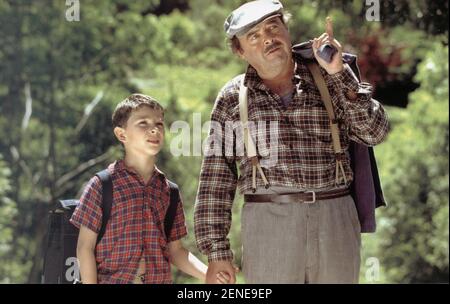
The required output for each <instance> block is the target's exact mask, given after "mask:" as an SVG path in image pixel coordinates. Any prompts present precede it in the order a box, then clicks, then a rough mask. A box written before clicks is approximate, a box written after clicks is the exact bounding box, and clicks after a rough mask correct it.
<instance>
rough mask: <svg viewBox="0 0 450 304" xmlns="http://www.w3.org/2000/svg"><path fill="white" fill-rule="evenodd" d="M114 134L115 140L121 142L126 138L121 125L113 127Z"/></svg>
mask: <svg viewBox="0 0 450 304" xmlns="http://www.w3.org/2000/svg"><path fill="white" fill-rule="evenodd" d="M114 135H115V136H116V138H117V140H118V141H120V142H121V143H124V142H125V141H126V140H127V136H126V132H125V129H123V128H121V127H115V128H114Z"/></svg>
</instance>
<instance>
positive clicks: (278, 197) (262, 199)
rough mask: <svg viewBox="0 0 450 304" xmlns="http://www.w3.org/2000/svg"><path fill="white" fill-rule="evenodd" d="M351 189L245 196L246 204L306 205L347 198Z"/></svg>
mask: <svg viewBox="0 0 450 304" xmlns="http://www.w3.org/2000/svg"><path fill="white" fill-rule="evenodd" d="M349 194H350V190H349V189H335V190H329V191H321V192H316V191H304V192H296V193H283V194H245V195H244V201H245V202H246V203H305V204H313V203H315V202H316V201H320V200H327V199H333V198H338V197H343V196H347V195H349Z"/></svg>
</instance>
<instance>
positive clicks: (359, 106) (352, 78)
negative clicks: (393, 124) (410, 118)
mask: <svg viewBox="0 0 450 304" xmlns="http://www.w3.org/2000/svg"><path fill="white" fill-rule="evenodd" d="M327 83H328V85H330V86H332V87H333V88H334V90H335V92H336V94H333V96H332V100H333V104H334V106H335V108H337V109H339V108H341V109H342V113H337V115H338V116H339V115H340V117H339V118H341V119H342V120H343V121H345V124H346V125H347V126H348V131H349V132H348V136H349V137H350V138H351V139H352V140H354V141H356V142H358V143H360V144H364V145H366V146H374V145H377V144H379V143H381V142H382V141H383V140H384V139H385V138H386V135H387V134H388V132H389V121H388V116H387V113H386V112H385V110H384V108H383V106H382V105H381V103H380V102H378V101H377V100H375V99H373V98H372V92H373V88H372V85H371V84H369V83H367V82H359V80H358V78H357V77H356V75H355V73H354V72H353V71H352V69H351V68H350V66H349V65H348V64H344V69H343V70H342V71H341V72H338V73H335V74H332V75H327ZM349 91H350V92H349ZM349 95H354V98H349ZM338 112H339V110H338Z"/></svg>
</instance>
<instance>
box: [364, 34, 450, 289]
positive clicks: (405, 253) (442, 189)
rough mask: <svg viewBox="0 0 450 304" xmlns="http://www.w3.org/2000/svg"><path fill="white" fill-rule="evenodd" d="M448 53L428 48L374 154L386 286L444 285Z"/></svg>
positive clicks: (437, 44)
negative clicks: (406, 99)
mask: <svg viewBox="0 0 450 304" xmlns="http://www.w3.org/2000/svg"><path fill="white" fill-rule="evenodd" d="M443 58H448V48H446V47H444V46H443V45H442V43H441V42H440V41H436V42H434V43H433V44H432V47H431V49H430V51H429V52H428V53H427V54H426V57H425V60H424V61H423V62H422V63H421V64H420V65H419V68H418V73H417V75H416V80H417V81H418V82H420V88H419V89H418V90H417V91H415V92H414V93H413V94H411V96H410V104H409V106H408V108H407V109H406V111H403V110H396V109H389V113H390V115H391V116H392V118H393V121H394V122H395V124H394V126H393V130H392V132H391V133H390V135H389V137H388V140H387V142H386V143H384V144H382V145H381V146H380V147H378V148H377V150H376V152H377V155H378V159H379V164H380V167H381V178H382V181H383V184H384V190H385V193H386V196H387V200H388V203H389V207H388V208H386V209H385V210H380V214H379V216H380V217H381V218H382V220H381V221H380V225H379V228H380V232H379V240H378V241H377V242H378V246H377V248H376V249H374V251H372V253H373V254H374V255H375V256H376V257H378V258H379V259H380V261H381V263H382V266H383V268H384V271H385V272H386V273H385V275H386V279H387V280H388V281H389V282H403V283H408V282H436V281H437V282H445V281H447V282H448V260H449V256H448V242H449V235H448V230H449V218H448V214H449V207H448V194H449V189H448V188H449V184H448V178H449V177H448V152H449V150H448V149H449V147H448V135H449V134H448V98H449V96H448V64H442V59H443Z"/></svg>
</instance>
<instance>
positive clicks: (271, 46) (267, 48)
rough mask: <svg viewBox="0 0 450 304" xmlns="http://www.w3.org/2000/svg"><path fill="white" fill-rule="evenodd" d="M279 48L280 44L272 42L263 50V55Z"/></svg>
mask: <svg viewBox="0 0 450 304" xmlns="http://www.w3.org/2000/svg"><path fill="white" fill-rule="evenodd" d="M280 46H281V43H280V42H274V43H272V44H271V45H269V46H267V47H266V48H265V49H264V54H267V53H269V52H271V51H273V50H274V49H276V48H278V47H280Z"/></svg>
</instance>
